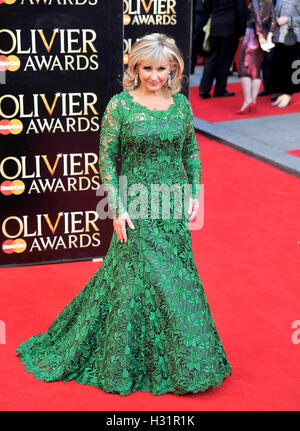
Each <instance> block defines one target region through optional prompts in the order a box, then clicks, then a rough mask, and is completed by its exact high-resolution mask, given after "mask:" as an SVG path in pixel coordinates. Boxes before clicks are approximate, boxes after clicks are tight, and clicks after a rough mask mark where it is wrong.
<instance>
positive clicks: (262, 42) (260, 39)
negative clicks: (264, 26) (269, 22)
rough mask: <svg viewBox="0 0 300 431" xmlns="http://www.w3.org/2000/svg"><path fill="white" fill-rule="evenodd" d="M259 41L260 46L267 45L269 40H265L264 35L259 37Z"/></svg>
mask: <svg viewBox="0 0 300 431" xmlns="http://www.w3.org/2000/svg"><path fill="white" fill-rule="evenodd" d="M258 41H259V44H260V46H262V45H265V44H266V43H268V42H267V40H266V39H265V37H264V36H263V35H259V36H258Z"/></svg>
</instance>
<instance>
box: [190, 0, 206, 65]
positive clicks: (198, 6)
mask: <svg viewBox="0 0 300 431" xmlns="http://www.w3.org/2000/svg"><path fill="white" fill-rule="evenodd" d="M207 20H208V12H206V11H205V9H204V6H203V0H193V43H192V56H191V73H194V71H195V66H196V64H197V57H198V55H200V56H201V57H204V55H205V52H204V51H203V47H202V46H203V41H204V31H203V27H204V26H205V24H206V23H207Z"/></svg>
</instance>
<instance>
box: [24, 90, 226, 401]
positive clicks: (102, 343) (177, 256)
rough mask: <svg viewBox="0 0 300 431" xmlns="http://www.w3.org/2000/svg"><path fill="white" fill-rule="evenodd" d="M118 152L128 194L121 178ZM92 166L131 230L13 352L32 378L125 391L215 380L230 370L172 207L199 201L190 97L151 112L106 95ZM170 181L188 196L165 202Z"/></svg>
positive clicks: (159, 390)
mask: <svg viewBox="0 0 300 431" xmlns="http://www.w3.org/2000/svg"><path fill="white" fill-rule="evenodd" d="M119 149H120V151H121V157H122V169H121V173H120V179H121V177H123V179H124V178H126V181H127V193H121V187H120V185H119V184H120V183H118V175H117V169H116V159H117V155H118V150H119ZM99 167H100V176H101V180H102V184H103V185H106V187H107V190H106V192H105V194H106V195H107V200H108V205H109V207H110V210H111V211H112V212H113V213H114V214H115V215H119V214H122V213H123V212H124V211H125V210H127V211H128V213H129V215H130V217H131V219H132V221H133V224H134V226H135V229H130V228H129V227H128V225H126V231H127V238H128V240H127V242H123V243H121V242H120V241H119V239H118V237H117V235H116V233H115V231H114V232H113V235H112V239H111V243H110V246H109V249H108V252H107V254H106V257H105V259H104V262H103V264H102V265H101V267H100V268H99V269H98V270H97V271H96V273H95V274H94V275H93V277H92V278H91V279H90V280H89V281H88V283H87V284H86V286H85V287H84V288H83V289H82V290H81V291H80V292H79V293H78V295H77V296H76V297H75V298H74V299H73V300H72V301H71V302H70V303H69V304H68V305H67V306H66V307H65V308H64V309H63V311H62V312H61V313H60V314H59V315H58V316H57V317H56V319H55V320H54V321H53V323H52V324H51V326H50V327H49V329H48V330H47V332H45V333H43V334H37V335H33V336H32V337H31V338H30V339H28V340H25V341H24V342H23V343H22V344H21V345H20V346H18V347H17V355H18V356H20V357H21V360H22V363H23V364H25V365H26V370H27V371H29V372H32V373H34V374H35V377H36V378H37V379H39V380H44V381H47V382H50V381H56V380H63V381H65V382H66V381H69V380H72V379H75V380H76V381H77V382H79V383H81V384H89V385H94V386H96V387H97V388H101V389H103V390H105V391H106V392H110V393H119V394H120V395H122V396H124V395H128V394H129V393H131V392H134V391H138V390H139V391H146V392H152V394H153V395H160V394H165V393H168V392H171V393H175V394H184V393H187V392H194V393H196V392H199V391H205V390H206V389H208V388H209V387H210V386H213V387H217V386H219V385H220V384H221V382H222V380H223V379H224V378H225V377H226V376H228V375H230V374H231V373H232V370H231V366H230V363H229V361H228V359H227V357H226V354H225V351H224V348H223V345H222V343H221V340H220V337H219V335H218V332H217V330H216V327H215V324H214V321H213V317H212V315H211V312H210V308H209V305H208V303H207V299H206V296H205V293H204V290H203V286H202V283H201V280H200V277H199V274H198V271H197V268H196V265H195V262H194V257H193V252H192V243H191V231H190V229H189V228H188V219H187V213H186V212H185V211H184V209H183V210H182V211H181V212H180V211H179V209H180V202H182V203H183V206H184V201H185V200H186V196H187V195H188V196H190V195H191V196H192V197H194V198H199V194H200V184H201V178H200V177H201V163H200V153H199V147H198V143H197V140H196V136H195V131H194V126H193V113H192V109H191V106H190V103H189V101H188V99H187V98H186V97H185V96H184V95H183V94H175V95H173V103H172V104H171V105H170V106H169V108H168V109H167V110H156V109H154V110H150V109H149V108H147V107H145V106H143V105H141V104H139V103H137V102H136V101H134V100H133V98H132V96H131V95H130V93H129V92H128V91H127V90H124V91H122V92H121V93H119V94H116V95H115V96H113V97H112V98H111V99H110V101H109V103H108V105H107V107H106V111H105V113H104V115H103V119H102V129H101V138H100V154H99ZM162 184H164V185H165V192H164V193H156V191H155V187H154V186H153V185H162ZM188 184H190V186H191V187H190V188H188V187H187V185H188ZM174 185H175V187H174V189H175V188H176V187H177V189H176V190H177V191H180V190H183V189H184V188H186V190H187V192H186V193H187V194H186V193H185V192H183V193H182V194H181V196H180V193H179V192H178V194H176V193H175V192H174V193H173V192H171V193H170V199H169V201H168V200H167V201H164V197H165V195H167V192H166V190H168V187H170V188H171V187H172V186H174ZM172 190H173V189H172ZM178 196H179V197H178ZM104 199H105V198H104ZM175 199H176V200H175ZM126 200H127V203H126ZM126 204H127V205H126ZM168 208H169V209H170V216H169V217H167V216H166V215H163V213H164V211H167V209H168Z"/></svg>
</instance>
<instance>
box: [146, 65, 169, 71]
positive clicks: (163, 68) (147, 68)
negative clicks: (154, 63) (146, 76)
mask: <svg viewBox="0 0 300 431" xmlns="http://www.w3.org/2000/svg"><path fill="white" fill-rule="evenodd" d="M144 69H145V70H151V67H150V66H144ZM158 70H166V68H165V67H160V68H159V69H158Z"/></svg>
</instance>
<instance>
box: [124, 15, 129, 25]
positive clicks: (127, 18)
mask: <svg viewBox="0 0 300 431" xmlns="http://www.w3.org/2000/svg"><path fill="white" fill-rule="evenodd" d="M123 22H124V25H128V24H130V23H131V18H130V16H129V15H124V16H123Z"/></svg>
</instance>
